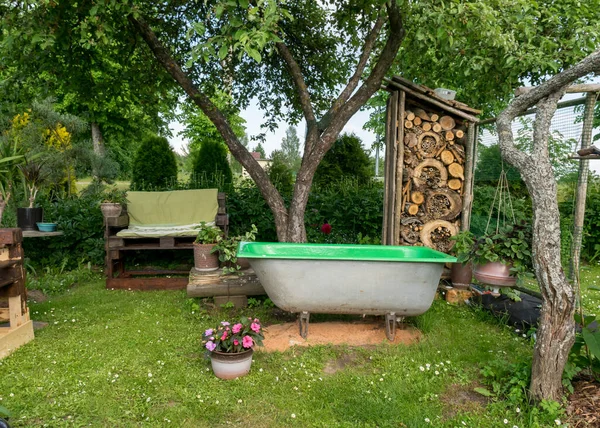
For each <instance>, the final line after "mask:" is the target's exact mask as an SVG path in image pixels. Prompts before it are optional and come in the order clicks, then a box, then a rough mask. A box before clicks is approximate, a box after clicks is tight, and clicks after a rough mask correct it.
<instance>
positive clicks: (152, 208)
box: [104, 189, 229, 290]
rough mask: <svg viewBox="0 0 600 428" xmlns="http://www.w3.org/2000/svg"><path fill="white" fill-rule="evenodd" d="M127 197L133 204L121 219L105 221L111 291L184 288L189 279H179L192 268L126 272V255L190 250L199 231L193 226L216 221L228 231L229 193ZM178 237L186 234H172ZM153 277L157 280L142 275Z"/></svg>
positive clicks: (135, 194)
mask: <svg viewBox="0 0 600 428" xmlns="http://www.w3.org/2000/svg"><path fill="white" fill-rule="evenodd" d="M127 198H128V201H129V202H128V204H127V208H126V210H124V212H123V213H122V214H121V216H119V217H109V218H105V219H104V225H105V232H104V239H105V249H106V288H108V289H126V290H129V289H131V290H157V289H160V290H167V289H185V288H186V286H187V283H188V278H187V277H179V276H177V275H189V270H186V271H182V270H165V269H163V270H156V269H153V270H127V269H126V266H125V261H126V258H127V253H128V252H131V251H146V250H153V251H156V250H187V251H190V252H191V251H192V249H193V248H194V247H193V243H194V240H195V239H196V234H197V232H195V231H194V229H193V228H192V229H190V228H188V226H190V225H194V224H199V223H201V222H206V223H213V222H214V224H215V225H216V226H218V227H220V228H221V229H223V231H224V232H225V233H227V228H228V224H229V220H228V217H227V210H226V195H225V193H222V192H218V191H217V189H202V190H175V191H171V192H129V193H128V195H127ZM182 202H183V203H184V206H183V207H182ZM173 234H176V235H183V236H170V235H173ZM149 275H151V276H154V278H148V277H146V278H141V277H140V276H149ZM157 275H163V277H156V276H157ZM173 275H174V276H173ZM169 276H172V277H169Z"/></svg>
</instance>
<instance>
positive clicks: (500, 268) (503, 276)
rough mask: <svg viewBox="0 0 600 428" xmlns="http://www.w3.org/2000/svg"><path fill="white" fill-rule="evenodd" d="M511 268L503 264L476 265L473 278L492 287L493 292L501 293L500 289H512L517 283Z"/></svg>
mask: <svg viewBox="0 0 600 428" xmlns="http://www.w3.org/2000/svg"><path fill="white" fill-rule="evenodd" d="M510 268H511V266H510V265H509V264H506V263H502V262H488V263H484V264H481V265H476V266H475V268H474V269H473V276H474V277H475V279H477V281H479V282H481V283H482V284H486V285H491V286H492V287H493V292H494V293H496V294H498V293H500V287H512V286H514V285H515V284H516V283H517V278H516V277H515V276H513V275H511V272H510Z"/></svg>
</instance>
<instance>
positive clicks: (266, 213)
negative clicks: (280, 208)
mask: <svg viewBox="0 0 600 428" xmlns="http://www.w3.org/2000/svg"><path fill="white" fill-rule="evenodd" d="M227 212H228V213H229V235H231V236H238V235H243V234H244V233H246V232H247V231H249V230H252V225H253V224H254V225H255V226H256V228H257V229H258V234H257V237H256V240H257V241H267V242H274V241H277V231H276V230H275V219H274V217H273V213H272V212H271V210H270V209H269V206H268V205H267V203H266V202H265V199H264V198H263V196H262V194H261V193H260V190H259V189H258V187H256V185H255V184H254V182H253V181H252V180H243V181H242V182H241V183H240V184H239V185H238V186H237V187H236V188H235V189H232V191H231V192H229V193H228V194H227Z"/></svg>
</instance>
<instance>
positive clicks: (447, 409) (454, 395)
mask: <svg viewBox="0 0 600 428" xmlns="http://www.w3.org/2000/svg"><path fill="white" fill-rule="evenodd" d="M477 387H481V385H477V384H470V385H456V384H455V385H450V386H449V387H448V389H446V391H445V392H444V394H442V396H441V397H440V401H441V402H442V404H443V406H444V410H443V414H444V418H447V419H452V418H453V417H454V416H456V415H457V414H458V413H460V412H464V413H467V412H469V413H470V412H472V413H479V412H482V411H484V410H485V406H487V404H488V398H486V397H484V396H483V395H481V394H479V393H477V392H475V388H477Z"/></svg>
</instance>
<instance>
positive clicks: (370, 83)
mask: <svg viewBox="0 0 600 428" xmlns="http://www.w3.org/2000/svg"><path fill="white" fill-rule="evenodd" d="M386 6H387V12H388V17H389V24H390V29H389V36H388V38H387V41H386V43H385V46H384V47H383V49H382V51H381V53H380V54H379V58H378V59H377V62H376V63H375V66H374V67H373V69H372V70H371V73H370V74H369V76H368V77H367V79H366V80H365V81H364V82H363V84H362V85H361V86H360V88H359V89H358V90H357V91H356V93H355V94H354V95H353V96H352V97H351V98H350V99H349V100H348V101H347V102H345V103H344V104H343V105H342V106H341V107H340V108H339V110H338V111H337V112H335V113H334V114H332V116H331V118H330V121H329V123H328V124H327V129H326V130H325V132H324V133H323V135H322V140H323V141H324V142H325V147H324V149H325V151H327V150H329V148H330V147H331V145H332V144H333V143H334V141H335V138H336V137H337V135H338V134H339V133H340V132H341V131H342V129H343V128H344V125H345V124H346V123H347V122H348V120H350V118H351V117H352V116H353V115H354V114H355V113H356V112H357V111H358V109H359V108H360V107H361V106H362V105H364V104H365V103H366V102H367V101H368V100H369V98H371V96H372V95H373V94H374V93H375V92H376V91H378V90H379V88H380V87H381V82H382V80H383V78H384V77H385V74H386V73H387V72H388V70H389V69H390V67H391V65H392V63H393V62H394V59H396V55H397V53H398V49H400V44H401V43H402V40H403V39H404V34H405V28H404V24H403V22H402V15H401V13H400V9H399V6H398V4H397V2H395V1H391V2H387V3H386ZM330 125H331V126H330Z"/></svg>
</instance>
